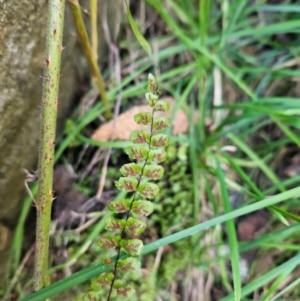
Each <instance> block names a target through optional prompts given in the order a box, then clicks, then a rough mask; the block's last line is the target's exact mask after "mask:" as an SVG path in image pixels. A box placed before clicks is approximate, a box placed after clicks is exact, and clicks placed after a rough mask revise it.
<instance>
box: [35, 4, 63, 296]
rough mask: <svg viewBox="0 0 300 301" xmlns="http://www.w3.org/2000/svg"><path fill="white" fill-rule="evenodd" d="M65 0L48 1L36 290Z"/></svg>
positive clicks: (42, 263)
mask: <svg viewBox="0 0 300 301" xmlns="http://www.w3.org/2000/svg"><path fill="white" fill-rule="evenodd" d="M64 9H65V1H64V0H49V2H48V15H49V16H48V25H47V34H46V36H47V40H46V51H45V53H46V58H45V63H46V64H45V69H44V78H43V96H42V97H43V98H42V124H41V134H40V135H41V136H40V137H41V138H40V141H41V142H40V150H39V168H38V186H39V187H38V197H37V202H36V209H37V229H36V231H37V232H36V252H35V270H34V289H35V290H36V291H37V290H39V289H41V288H43V287H45V286H47V285H49V280H48V276H47V271H48V258H49V256H48V253H49V250H48V249H49V231H50V221H51V205H52V200H53V191H52V181H53V164H54V147H55V131H56V116H57V107H58V88H59V79H60V59H61V52H62V49H63V47H62V35H63V25H64Z"/></svg>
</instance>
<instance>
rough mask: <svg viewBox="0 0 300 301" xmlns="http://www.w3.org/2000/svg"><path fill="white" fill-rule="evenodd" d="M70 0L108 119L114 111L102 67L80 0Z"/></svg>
mask: <svg viewBox="0 0 300 301" xmlns="http://www.w3.org/2000/svg"><path fill="white" fill-rule="evenodd" d="M68 2H69V4H70V7H71V11H72V14H73V18H74V22H75V27H76V30H77V34H78V37H79V40H80V43H81V46H82V50H83V52H84V55H85V56H86V58H87V61H88V64H89V67H90V70H91V73H92V76H93V77H94V78H95V84H96V86H97V88H98V90H99V93H100V95H101V98H102V101H103V104H104V106H105V107H106V110H105V117H106V118H107V119H110V118H111V117H112V113H111V111H110V109H109V103H108V98H107V95H106V90H105V84H104V80H103V78H102V75H101V71H100V68H99V66H98V64H97V60H96V58H95V56H94V53H93V49H92V46H91V44H90V41H89V37H88V34H87V31H86V28H85V24H84V21H83V17H82V13H81V9H80V6H79V3H78V0H68Z"/></svg>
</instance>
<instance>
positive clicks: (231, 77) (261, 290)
mask: <svg viewBox="0 0 300 301" xmlns="http://www.w3.org/2000/svg"><path fill="white" fill-rule="evenodd" d="M145 2H146V3H139V4H136V5H134V7H132V9H133V10H132V12H133V16H134V17H135V19H136V20H137V22H138V25H139V28H141V29H142V32H143V34H144V36H145V37H146V38H147V40H148V42H149V43H150V45H151V47H152V49H153V51H154V56H153V58H154V64H153V63H152V61H151V60H150V59H149V58H148V57H147V54H146V53H144V51H143V50H141V47H140V46H139V44H138V42H137V41H136V39H135V37H134V35H133V33H132V32H131V30H130V27H129V25H125V27H124V30H123V31H122V32H121V34H120V38H119V40H118V43H117V47H118V52H117V54H118V55H117V56H115V57H113V56H112V58H111V59H112V60H111V61H112V62H113V63H111V64H108V66H107V68H106V70H107V71H106V72H105V74H104V76H105V79H106V83H107V91H108V96H109V99H110V100H111V105H112V107H114V106H115V104H116V100H117V99H118V98H119V99H121V100H122V103H121V108H122V110H126V109H128V108H130V107H132V105H133V104H139V103H141V100H142V99H143V94H144V92H145V86H146V76H147V73H148V72H153V73H155V74H156V75H157V80H158V82H159V85H160V90H161V92H162V93H163V95H164V96H171V97H172V98H174V99H175V100H176V105H175V107H174V111H173V115H172V116H175V111H176V110H179V109H180V108H182V109H183V110H184V111H185V112H186V114H187V115H188V116H190V118H189V120H193V118H192V116H193V114H194V113H195V112H196V113H197V114H198V119H197V121H196V122H190V123H189V130H188V132H187V133H185V134H183V135H180V136H176V137H173V138H172V143H171V145H170V147H169V149H168V154H169V157H168V160H167V162H166V163H165V168H166V171H167V172H166V176H165V177H164V179H163V181H162V182H161V184H160V185H161V187H162V194H161V195H160V197H159V199H158V200H157V203H156V204H157V210H156V211H155V212H154V213H153V215H152V216H150V218H149V220H148V221H147V222H148V224H149V230H148V231H147V232H146V234H145V236H144V240H145V242H146V243H150V245H147V247H146V249H145V252H144V253H145V254H146V253H149V252H151V251H152V252H151V253H149V254H148V255H145V256H144V257H143V260H142V262H143V269H142V277H140V278H139V279H134V280H133V281H134V283H135V284H136V288H137V297H136V300H145V301H151V300H183V301H190V300H191V301H209V300H218V301H231V300H236V301H237V300H243V301H246V300H260V301H262V300H263V301H266V300H268V301H271V300H272V301H273V300H281V301H283V300H285V301H292V300H295V301H296V300H300V290H299V285H298V283H299V274H300V269H299V263H300V254H299V234H300V226H299V221H300V218H299V211H300V210H299V205H298V204H299V199H298V197H299V194H300V188H297V187H298V186H299V182H300V174H299V164H300V163H299V146H300V139H299V128H300V122H299V114H300V102H299V99H298V98H299V94H300V86H299V76H300V72H299V70H298V67H299V62H300V61H299V52H300V47H299V45H300V44H299V39H300V38H299V31H300V18H299V13H300V9H299V6H298V4H297V3H298V2H297V1H238V0H236V1H226V0H224V1H209V0H207V1H196V0H194V1H186V0H178V1H172V0H165V1H161V0H146V1H145ZM126 26H127V27H126ZM111 53H113V52H112V51H111ZM118 70H121V71H118ZM91 95H93V91H92V90H91V91H90V92H89V94H87V96H86V99H88V100H91V99H93V97H92V96H91ZM79 111H80V110H78V112H75V113H74V118H72V119H70V120H69V121H68V122H67V126H66V128H65V132H64V135H63V137H62V138H61V141H60V143H59V146H58V149H57V153H56V156H57V160H58V162H60V163H69V164H71V165H72V166H73V168H74V169H75V171H76V173H77V174H78V175H79V180H78V181H77V184H76V187H77V189H79V190H81V192H82V193H84V194H86V195H89V196H94V195H95V194H96V193H97V190H98V188H99V187H98V186H99V185H98V179H99V177H100V176H101V174H102V175H103V173H104V172H106V171H107V176H106V181H105V185H104V187H105V191H106V193H108V192H109V193H110V194H109V193H108V196H107V199H112V198H113V197H115V196H116V193H117V192H116V190H115V189H114V188H113V185H112V183H113V180H114V179H116V178H117V177H118V173H117V168H118V167H120V166H121V165H122V164H123V163H125V162H126V157H125V156H123V155H122V154H123V148H124V147H125V146H126V145H127V144H126V142H123V141H114V142H96V141H94V140H91V139H90V135H91V133H92V131H93V130H94V129H96V128H97V127H98V126H99V125H100V124H101V119H100V120H99V118H98V117H99V115H101V114H102V113H103V106H102V105H101V103H99V102H95V103H94V104H92V105H90V106H88V109H87V110H84V113H82V112H79ZM99 147H100V149H101V153H99ZM108 148H111V150H112V151H111V155H110V156H109V157H108V155H107V149H108ZM92 158H96V161H97V163H95V164H94V165H92V167H91V168H90V169H88V168H87V166H89V164H91V162H92ZM106 158H110V160H109V161H108V162H109V163H108V165H106V163H105V162H106ZM103 166H104V167H103ZM87 170H88V171H87ZM98 192H99V191H98ZM104 194H105V192H104ZM98 209H99V208H98ZM95 210H96V209H95ZM96 211H97V212H95V213H94V214H90V216H89V220H91V219H93V218H94V222H93V223H92V224H91V225H90V226H89V227H87V229H85V230H84V231H82V232H81V234H80V236H79V235H78V231H77V232H76V231H74V229H73V230H72V231H67V230H68V229H66V227H65V228H64V230H63V231H62V232H61V235H58V232H56V234H55V237H56V240H55V243H54V249H55V250H60V251H61V252H65V254H68V255H64V256H63V259H64V260H62V262H64V261H67V264H66V263H62V265H60V266H59V267H53V269H52V272H54V271H56V272H55V273H53V274H52V275H53V277H63V276H66V275H69V274H70V273H72V272H73V271H75V270H77V269H79V268H82V267H86V266H89V265H90V264H91V263H99V261H100V257H101V254H102V253H101V250H100V248H99V247H98V245H97V243H95V241H96V240H97V238H98V237H99V235H101V234H102V233H103V232H104V219H99V216H103V215H104V216H105V215H107V214H108V213H107V212H106V211H105V210H104V211H98V210H96ZM97 214H98V215H97ZM193 226H194V227H193ZM184 229H186V231H182V230H184ZM158 239H161V240H160V241H159V246H160V247H159V248H158V246H155V244H153V243H152V242H155V241H157V240H158ZM175 241H176V242H175ZM151 243H152V244H151ZM169 243H173V244H171V245H168V244H169ZM14 250H15V254H17V255H15V257H16V258H18V256H20V255H18V252H20V250H19V249H18V248H17V247H15V249H14ZM53 257H54V259H55V256H53ZM57 262H58V261H56V264H57ZM58 270H60V271H62V272H60V273H62V274H61V275H59V274H58V272H57V271H58ZM17 283H18V282H17ZM84 289H86V288H84V287H82V288H80V289H78V288H77V289H73V294H74V293H76V294H77V293H79V292H82V290H84ZM15 290H16V291H18V293H21V294H22V292H23V293H24V292H25V291H26V289H25V288H24V286H20V285H19V286H18V285H17V286H16V288H15ZM60 298H61V297H57V300H62V299H60ZM66 298H67V297H64V299H65V300H67V299H66ZM69 300H71V299H69ZM132 300H134V299H132Z"/></svg>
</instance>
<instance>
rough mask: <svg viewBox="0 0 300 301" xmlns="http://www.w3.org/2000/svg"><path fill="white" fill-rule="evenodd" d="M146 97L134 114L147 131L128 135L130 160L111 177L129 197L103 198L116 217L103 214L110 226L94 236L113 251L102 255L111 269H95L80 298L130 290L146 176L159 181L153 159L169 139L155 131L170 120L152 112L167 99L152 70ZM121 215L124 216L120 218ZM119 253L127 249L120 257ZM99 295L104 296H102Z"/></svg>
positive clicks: (153, 188)
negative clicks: (148, 109) (87, 289)
mask: <svg viewBox="0 0 300 301" xmlns="http://www.w3.org/2000/svg"><path fill="white" fill-rule="evenodd" d="M145 97H146V100H147V102H148V104H149V105H150V107H151V108H152V112H151V113H149V112H141V113H138V114H136V115H135V116H134V120H135V122H136V123H137V124H139V125H148V126H149V130H148V131H145V130H137V131H133V132H132V133H131V135H130V140H131V142H132V143H133V145H132V146H130V147H128V148H127V149H126V150H125V151H126V153H127V154H128V156H129V158H130V159H133V160H135V161H136V162H135V163H128V164H125V165H123V166H122V167H121V169H120V172H121V174H122V177H120V178H119V180H118V181H116V182H115V185H116V187H117V188H118V189H120V190H122V191H125V192H128V193H129V192H130V193H132V195H131V197H130V198H126V199H122V200H115V201H112V202H111V203H109V205H108V209H109V210H110V211H112V212H113V213H115V214H116V216H113V217H111V218H110V219H108V221H107V224H106V230H108V231H111V232H112V234H111V235H107V236H105V237H102V238H101V239H100V244H101V246H102V247H103V248H104V249H112V250H115V251H116V257H115V260H112V259H111V257H105V258H104V259H103V261H104V263H105V264H111V265H112V266H113V268H112V272H109V273H105V274H101V275H100V276H99V277H97V278H96V279H94V280H93V282H92V284H91V289H92V290H91V291H90V292H89V293H87V294H86V295H85V297H84V298H83V300H106V301H110V300H111V298H113V297H114V296H118V300H120V298H121V297H123V298H125V299H127V298H129V297H130V296H132V294H133V293H134V289H133V288H132V287H131V286H130V285H129V284H128V282H129V281H128V278H129V275H130V273H132V272H136V271H137V270H139V266H140V261H139V259H138V256H140V255H141V254H142V251H143V246H144V245H143V242H142V240H141V239H139V238H138V236H139V235H141V234H142V233H143V232H144V231H145V229H146V222H145V221H144V219H143V218H142V216H148V215H149V214H151V213H152V212H153V204H152V202H151V201H149V200H151V199H154V198H155V197H156V196H157V194H158V192H159V188H158V186H157V185H156V184H154V183H153V182H151V181H154V180H159V179H160V178H161V177H162V176H163V174H164V169H163V167H162V166H160V165H159V163H161V162H163V161H164V160H165V158H166V152H165V150H164V148H165V147H166V146H167V145H168V143H169V137H168V136H167V135H166V134H163V133H161V131H163V130H164V129H166V128H168V127H169V126H170V120H169V119H168V118H165V117H159V118H155V112H158V111H160V112H166V111H168V110H169V104H168V103H167V102H165V101H163V100H160V99H159V97H160V92H159V91H158V86H157V82H156V79H155V78H154V76H153V75H152V74H149V76H148V86H147V93H146V94H145ZM121 214H123V215H124V218H121ZM122 252H123V253H126V254H127V258H125V259H124V256H122ZM103 296H106V297H105V298H106V299H104V298H103Z"/></svg>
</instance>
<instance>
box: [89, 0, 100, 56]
mask: <svg viewBox="0 0 300 301" xmlns="http://www.w3.org/2000/svg"><path fill="white" fill-rule="evenodd" d="M90 8H91V9H90V11H91V44H92V50H93V54H94V57H95V59H96V61H97V59H98V26H97V25H98V24H97V14H98V0H90Z"/></svg>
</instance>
